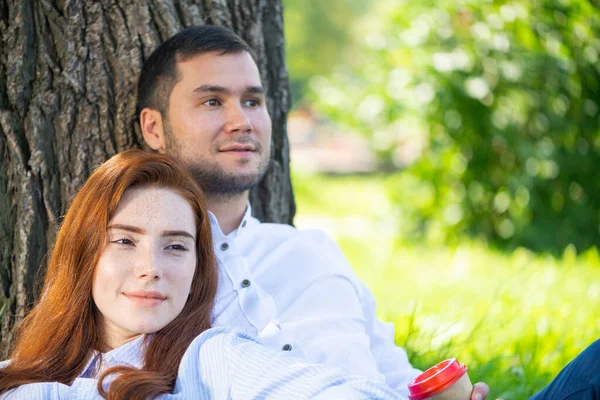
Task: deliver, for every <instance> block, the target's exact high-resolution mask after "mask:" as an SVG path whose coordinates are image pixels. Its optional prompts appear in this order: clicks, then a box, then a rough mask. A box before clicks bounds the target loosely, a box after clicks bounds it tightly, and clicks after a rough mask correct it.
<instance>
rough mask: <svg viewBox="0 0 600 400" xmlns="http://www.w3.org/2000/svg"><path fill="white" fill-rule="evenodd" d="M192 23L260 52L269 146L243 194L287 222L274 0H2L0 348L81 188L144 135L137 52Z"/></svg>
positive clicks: (283, 89)
mask: <svg viewBox="0 0 600 400" xmlns="http://www.w3.org/2000/svg"><path fill="white" fill-rule="evenodd" d="M200 24H216V25H223V26H227V27H229V28H232V29H233V30H234V31H235V32H237V33H238V34H239V35H240V36H241V37H242V38H244V39H245V40H246V41H247V42H248V43H249V44H250V45H251V46H252V47H253V48H254V49H255V50H256V52H257V55H258V59H259V60H260V65H259V68H260V70H261V74H262V77H263V84H264V85H265V87H266V90H267V97H268V108H269V112H270V114H271V117H272V119H273V150H274V151H273V154H272V163H271V168H270V170H269V171H268V173H267V175H266V177H265V179H264V180H263V182H261V184H260V185H259V187H258V188H256V190H254V191H253V192H252V194H251V202H252V205H253V210H254V214H255V215H256V216H257V217H258V218H260V219H262V220H264V221H277V222H284V223H291V222H292V218H293V215H294V211H295V207H294V199H293V194H292V189H291V184H290V178H289V149H288V141H287V137H286V116H287V111H288V106H289V102H288V99H289V94H288V82H287V70H286V67H285V58H284V40H283V21H282V6H281V0H70V1H69V0H0V160H1V161H0V162H1V164H0V335H1V336H0V337H1V339H0V359H4V358H5V357H6V356H7V354H8V351H9V348H10V346H11V342H12V340H13V338H12V336H11V334H10V330H11V328H12V327H13V326H14V324H15V323H16V322H18V321H19V320H20V319H21V318H22V317H23V316H24V315H25V314H26V312H27V310H28V308H29V307H30V305H31V303H32V301H33V299H34V297H35V287H34V286H35V284H36V282H37V281H38V279H39V276H41V273H40V272H43V271H44V263H45V255H46V253H47V252H48V250H49V249H50V248H51V246H52V243H53V241H54V237H55V234H56V230H57V227H58V225H59V224H60V221H61V216H62V215H64V213H65V210H66V209H67V207H68V205H69V203H70V201H71V199H72V198H73V196H74V194H75V193H76V192H77V190H78V188H79V187H80V186H81V185H82V183H83V182H84V181H85V179H86V178H87V177H88V176H89V174H90V172H91V171H92V170H93V169H94V168H95V167H96V166H98V165H99V164H100V163H102V162H103V161H104V160H106V159H107V158H109V157H110V156H112V155H113V154H115V153H117V152H119V151H122V150H125V149H128V148H132V147H142V146H143V139H142V137H141V134H140V130H139V126H137V121H136V116H135V104H136V101H135V91H136V82H137V75H138V72H139V70H140V68H141V66H142V63H143V61H144V59H145V58H146V57H148V55H149V54H150V53H151V52H152V50H154V49H155V48H156V47H157V45H158V44H160V43H161V42H162V41H164V40H165V39H167V38H168V37H170V36H171V35H173V34H175V33H176V32H177V31H179V30H180V29H182V28H184V27H187V26H191V25H200Z"/></svg>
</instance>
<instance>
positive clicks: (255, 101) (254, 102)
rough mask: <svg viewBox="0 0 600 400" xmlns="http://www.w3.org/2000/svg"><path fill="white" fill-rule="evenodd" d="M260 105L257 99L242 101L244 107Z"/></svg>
mask: <svg viewBox="0 0 600 400" xmlns="http://www.w3.org/2000/svg"><path fill="white" fill-rule="evenodd" d="M259 105H260V101H258V100H246V101H245V102H244V106H246V107H258V106H259Z"/></svg>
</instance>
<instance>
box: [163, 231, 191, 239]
mask: <svg viewBox="0 0 600 400" xmlns="http://www.w3.org/2000/svg"><path fill="white" fill-rule="evenodd" d="M162 235H163V236H184V237H188V238H190V239H192V240H196V237H195V236H194V235H192V234H191V233H188V232H186V231H163V234H162Z"/></svg>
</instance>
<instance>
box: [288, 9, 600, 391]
mask: <svg viewBox="0 0 600 400" xmlns="http://www.w3.org/2000/svg"><path fill="white" fill-rule="evenodd" d="M283 3H284V7H285V8H284V18H285V34H286V43H287V61H288V68H289V74H290V80H291V87H292V96H293V101H294V109H293V111H292V112H291V113H290V117H289V126H288V134H289V137H290V141H291V149H292V156H291V157H292V169H293V184H294V190H295V194H296V201H297V204H298V212H297V216H296V219H295V223H296V225H297V226H298V227H299V228H301V229H311V228H318V229H323V230H325V231H327V232H328V233H329V234H330V235H332V236H333V237H334V238H335V239H336V241H337V242H338V243H339V244H340V246H341V248H342V250H343V251H344V253H345V254H346V256H347V258H348V260H349V261H350V263H351V264H352V266H353V267H354V269H355V271H356V272H357V274H358V275H359V276H360V277H361V278H362V279H363V280H364V281H365V282H366V283H367V284H368V286H369V287H370V288H371V289H372V290H373V292H374V294H375V296H376V298H377V301H378V313H379V315H380V317H381V318H383V319H385V320H389V321H393V322H394V323H395V324H396V330H397V337H396V340H397V343H398V344H399V345H401V346H403V347H405V348H406V349H407V350H408V352H409V356H410V358H411V361H412V362H413V364H414V365H416V366H417V367H419V368H426V367H428V366H430V365H432V364H434V363H436V362H438V361H440V360H442V359H444V358H448V357H451V356H452V357H458V358H459V359H460V360H461V361H464V362H465V363H467V365H468V366H469V368H470V375H471V377H472V378H473V379H474V380H482V381H485V382H487V383H488V384H490V386H491V388H492V394H491V395H490V398H496V397H503V398H504V399H506V400H508V399H523V398H526V397H527V396H529V395H531V394H533V393H535V392H536V391H538V390H539V389H541V388H542V387H543V386H545V384H546V383H548V382H549V381H550V379H551V378H552V377H553V376H554V375H555V374H556V373H557V372H558V371H559V370H560V369H561V368H562V367H563V366H564V365H565V364H566V363H567V362H568V360H570V359H571V358H572V357H574V356H575V355H576V354H578V353H579V352H580V351H581V350H583V349H584V348H585V346H587V345H588V344H589V343H591V342H592V341H593V340H595V339H597V338H598V337H600V334H599V332H600V318H599V317H598V314H597V312H596V310H598V309H599V306H600V256H599V253H598V246H599V245H600V228H599V227H600V224H599V220H600V129H599V127H600V113H599V108H600V8H599V7H600V5H599V4H598V2H597V1H594V0H585V1H583V0H581V1H580V0H560V1H559V0H547V1H540V0H529V1H521V0H519V1H485V0H478V1H444V0H440V1H431V0H420V1H418V2H416V1H403V0H371V1H367V0H327V1H322V0H283Z"/></svg>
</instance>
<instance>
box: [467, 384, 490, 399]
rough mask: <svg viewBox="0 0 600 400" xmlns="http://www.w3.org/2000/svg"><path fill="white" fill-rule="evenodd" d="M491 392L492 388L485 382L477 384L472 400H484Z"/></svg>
mask: <svg viewBox="0 0 600 400" xmlns="http://www.w3.org/2000/svg"><path fill="white" fill-rule="evenodd" d="M489 392H490V388H489V386H488V385H486V384H485V383H483V382H477V383H476V384H475V385H473V392H472V393H471V400H484V399H485V398H486V397H487V395H488V393H489Z"/></svg>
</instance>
